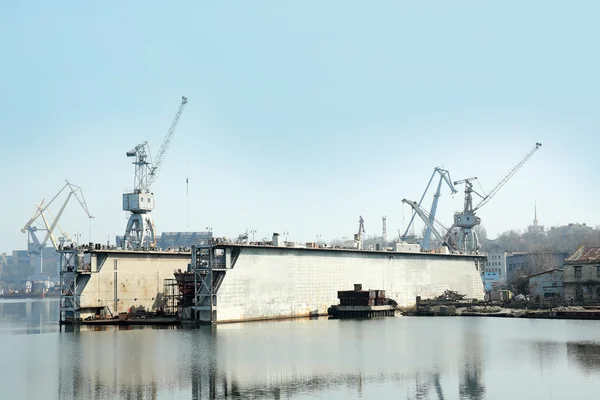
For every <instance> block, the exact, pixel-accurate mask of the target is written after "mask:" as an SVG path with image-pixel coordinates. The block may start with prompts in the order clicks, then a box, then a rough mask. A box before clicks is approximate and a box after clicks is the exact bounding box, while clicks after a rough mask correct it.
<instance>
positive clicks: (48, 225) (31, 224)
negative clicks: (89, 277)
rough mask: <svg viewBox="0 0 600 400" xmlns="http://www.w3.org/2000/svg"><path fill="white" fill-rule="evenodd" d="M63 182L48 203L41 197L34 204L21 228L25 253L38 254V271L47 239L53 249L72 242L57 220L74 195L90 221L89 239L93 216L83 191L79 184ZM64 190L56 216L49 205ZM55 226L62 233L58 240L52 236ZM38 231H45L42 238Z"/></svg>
mask: <svg viewBox="0 0 600 400" xmlns="http://www.w3.org/2000/svg"><path fill="white" fill-rule="evenodd" d="M65 182H66V183H65V185H64V186H63V187H62V189H60V190H59V191H58V193H57V194H56V195H55V196H54V197H53V198H52V199H51V200H50V201H49V202H48V203H46V202H45V201H46V200H45V199H43V200H42V201H41V202H40V203H39V204H36V206H35V210H34V212H33V215H32V216H31V218H30V219H29V221H27V223H25V226H23V229H21V232H22V233H25V232H27V254H30V255H36V256H37V255H39V256H40V273H41V263H42V251H43V249H44V247H45V246H46V243H47V242H48V240H50V241H51V242H52V246H53V247H54V250H58V248H59V245H60V244H62V243H64V242H72V239H71V237H70V236H69V235H68V234H67V233H66V232H65V231H64V230H63V229H62V228H61V227H60V225H59V224H58V221H59V220H60V218H61V216H62V214H63V212H64V211H65V208H66V207H67V204H68V203H69V200H70V199H71V197H75V198H76V199H77V201H78V202H79V205H80V206H81V208H83V211H84V212H85V214H86V215H87V217H88V219H89V221H90V240H91V221H92V218H94V217H93V216H92V215H91V214H90V211H89V209H88V206H87V203H86V202H85V197H84V196H83V191H82V190H81V188H80V187H79V186H77V185H74V184H72V183H70V182H69V181H67V180H65ZM66 190H68V193H69V194H68V195H67V198H66V199H65V201H64V202H63V204H62V206H61V208H60V210H59V211H58V214H56V217H54V216H53V215H52V213H51V212H50V209H49V207H50V205H52V204H53V203H54V201H55V200H56V199H57V198H58V197H59V196H60V194H61V193H63V192H64V191H66ZM38 225H43V227H38ZM56 228H58V230H59V231H60V233H61V234H62V236H61V237H59V238H58V241H57V239H56V237H55V236H54V230H55V229H56ZM38 231H45V232H46V234H45V235H44V236H43V238H41V237H40V238H38V236H37V233H38Z"/></svg>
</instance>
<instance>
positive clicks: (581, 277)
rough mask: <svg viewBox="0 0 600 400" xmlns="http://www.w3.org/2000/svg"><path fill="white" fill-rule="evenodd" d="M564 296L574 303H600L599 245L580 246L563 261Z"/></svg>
mask: <svg viewBox="0 0 600 400" xmlns="http://www.w3.org/2000/svg"><path fill="white" fill-rule="evenodd" d="M564 286H565V289H564V291H565V298H566V300H567V301H569V302H572V303H574V304H580V305H581V304H599V303H600V247H584V246H582V247H580V248H579V249H577V251H576V252H575V253H573V254H572V255H571V256H570V257H569V258H567V259H566V260H565V263H564Z"/></svg>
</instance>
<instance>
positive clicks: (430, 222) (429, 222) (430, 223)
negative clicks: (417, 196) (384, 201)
mask: <svg viewBox="0 0 600 400" xmlns="http://www.w3.org/2000/svg"><path fill="white" fill-rule="evenodd" d="M402 202H403V203H406V204H408V205H409V206H411V207H412V209H413V210H414V211H415V213H416V214H417V215H418V216H419V217H420V218H421V220H422V221H423V222H424V223H425V225H426V226H427V228H428V229H429V230H430V231H431V233H432V234H433V236H435V238H436V239H437V240H438V241H439V242H440V244H441V245H442V246H444V245H446V246H448V247H449V248H450V249H451V250H454V249H453V248H452V246H450V244H449V243H448V242H447V240H446V238H445V237H444V236H442V234H441V233H440V231H439V230H438V229H437V228H436V227H435V225H434V222H435V223H437V224H438V225H440V226H441V227H442V228H443V229H444V231H449V230H448V229H446V228H445V227H444V226H443V225H442V224H440V223H439V221H437V220H436V219H435V218H431V215H430V214H429V213H428V212H427V211H425V210H424V209H423V208H421V206H420V205H419V203H417V202H416V201H413V200H408V199H402Z"/></svg>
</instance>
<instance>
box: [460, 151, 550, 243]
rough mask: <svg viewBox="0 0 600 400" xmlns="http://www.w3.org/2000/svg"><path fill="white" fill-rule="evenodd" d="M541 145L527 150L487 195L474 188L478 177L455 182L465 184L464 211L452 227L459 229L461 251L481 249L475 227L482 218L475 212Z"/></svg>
mask: <svg viewBox="0 0 600 400" xmlns="http://www.w3.org/2000/svg"><path fill="white" fill-rule="evenodd" d="M541 146H542V144H541V143H539V142H538V143H536V144H535V146H534V147H533V148H532V149H531V150H530V151H529V152H527V154H526V155H525V157H523V158H522V159H521V161H519V163H517V165H515V166H514V167H513V168H512V169H511V170H510V172H509V173H508V174H506V176H505V177H504V178H502V180H501V181H500V182H499V183H498V184H497V185H496V186H495V187H494V188H493V189H492V190H491V191H490V192H489V193H488V194H487V195H486V196H483V195H481V194H479V193H477V192H476V191H475V190H474V189H473V183H472V182H473V181H475V180H476V179H477V177H472V178H467V179H462V180H460V181H456V182H454V184H455V185H461V184H463V183H464V184H465V202H464V207H463V211H462V212H459V213H456V214H454V225H453V226H452V228H451V229H454V228H458V229H459V232H458V244H457V246H458V250H459V251H461V252H464V253H469V252H471V253H476V252H478V251H479V238H478V237H477V233H476V232H475V231H474V230H473V228H474V227H475V226H477V225H479V224H480V223H481V218H479V217H477V215H476V214H475V212H476V211H477V210H479V209H480V208H481V207H483V206H484V205H486V204H487V203H488V202H489V201H490V200H491V199H492V198H493V197H494V196H495V195H496V194H497V193H498V191H499V190H500V189H501V188H502V187H503V186H504V185H505V184H506V182H508V180H509V179H510V178H512V177H513V176H514V174H515V173H516V172H517V171H518V170H519V169H520V168H521V167H522V166H523V165H524V164H525V163H526V162H527V160H529V159H530V158H531V156H533V154H535V152H536V151H537V150H538V149H539V148H540V147H541ZM473 193H475V194H476V195H478V196H479V197H481V201H480V202H479V204H477V205H476V206H475V207H474V206H473V195H472V194H473Z"/></svg>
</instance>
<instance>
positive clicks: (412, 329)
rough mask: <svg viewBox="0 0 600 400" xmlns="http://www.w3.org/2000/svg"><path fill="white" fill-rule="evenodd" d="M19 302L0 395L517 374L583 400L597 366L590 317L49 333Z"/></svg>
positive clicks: (334, 392)
mask: <svg viewBox="0 0 600 400" xmlns="http://www.w3.org/2000/svg"><path fill="white" fill-rule="evenodd" d="M29 303H30V304H26V303H24V302H21V304H2V310H3V314H2V315H1V317H0V333H4V334H5V337H3V338H2V339H3V340H1V341H0V353H1V354H4V355H6V357H5V359H4V362H3V363H0V387H2V388H4V390H8V393H3V397H2V398H4V397H6V398H44V399H45V398H60V399H110V400H116V399H120V398H131V399H133V398H135V399H162V398H168V399H190V398H192V399H211V398H212V399H230V398H242V399H243V398H272V399H280V398H298V397H303V398H307V397H308V398H311V397H321V398H327V399H345V398H356V397H362V398H368V399H370V398H407V399H441V400H445V399H455V398H462V399H484V398H485V399H502V398H510V397H514V393H512V392H511V385H507V384H506V382H511V383H512V382H513V381H515V380H518V379H520V378H522V379H523V381H522V382H521V389H520V390H524V391H523V392H522V393H521V394H522V395H523V396H524V397H529V398H540V397H565V398H566V397H568V396H567V395H566V394H565V393H559V391H560V390H561V388H562V387H563V384H564V380H563V379H562V378H563V377H564V376H565V374H567V373H568V374H569V382H572V381H573V379H578V378H579V381H577V386H576V387H577V390H578V393H580V394H581V395H582V397H586V396H587V395H588V394H592V393H595V391H596V389H595V387H596V381H595V380H594V379H590V380H589V382H588V381H586V380H585V377H586V376H587V374H589V373H590V372H591V371H596V372H600V340H598V339H600V333H599V332H600V330H599V329H598V328H599V327H600V322H599V323H597V324H594V323H593V322H592V323H589V324H583V325H577V324H574V323H573V321H514V320H506V319H502V320H492V319H487V318H486V319H480V320H475V319H467V318H451V319H446V318H386V319H383V320H371V321H329V320H326V319H319V320H310V321H309V320H297V321H279V322H255V323H247V324H228V325H218V326H214V327H213V326H199V327H196V328H194V329H190V328H185V329H175V328H172V327H170V328H169V327H166V328H160V329H154V328H149V327H135V329H134V328H131V327H111V326H98V327H94V328H89V327H80V328H77V327H68V326H67V327H63V328H62V332H58V325H57V324H56V321H54V322H53V321H52V317H51V315H57V314H58V313H57V312H56V313H55V311H57V308H56V309H54V308H53V307H55V306H56V307H57V306H58V304H57V303H44V302H39V304H34V302H29ZM53 313H55V314H53ZM40 320H41V321H42V323H41V324H40V322H39V321H40ZM557 324H563V325H562V329H553V328H554V327H556V326H557ZM52 329H55V330H54V331H52ZM27 332H29V333H31V332H42V333H47V332H51V333H50V334H43V335H23V334H21V333H27ZM441 332H443V333H441ZM13 349H19V350H17V351H14V350H13ZM573 365H575V366H576V368H573ZM510 370H513V371H515V372H516V371H517V370H518V371H519V372H518V373H514V374H513V375H508V376H507V375H506V373H505V372H506V371H510ZM577 370H583V371H585V374H578V375H577V374H576V372H574V371H577ZM574 373H575V375H573V374H574ZM536 374H543V375H544V377H548V380H546V379H544V380H539V379H535V377H536ZM530 378H533V379H530ZM559 378H560V379H559ZM592 378H593V377H592ZM552 381H556V382H561V386H560V387H559V388H557V387H553V388H552V387H550V385H549V384H548V383H547V382H552ZM30 382H36V385H31V384H30ZM544 382H546V383H544ZM573 385H575V384H574V383H573ZM528 386H531V387H532V389H531V391H530V392H527V389H523V388H526V387H528ZM23 388H26V389H23ZM23 390H26V393H25V394H23V393H22V391H23ZM559 394H560V396H559ZM567 394H568V393H567ZM4 395H6V396H4ZM584 395H585V396H584Z"/></svg>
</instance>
